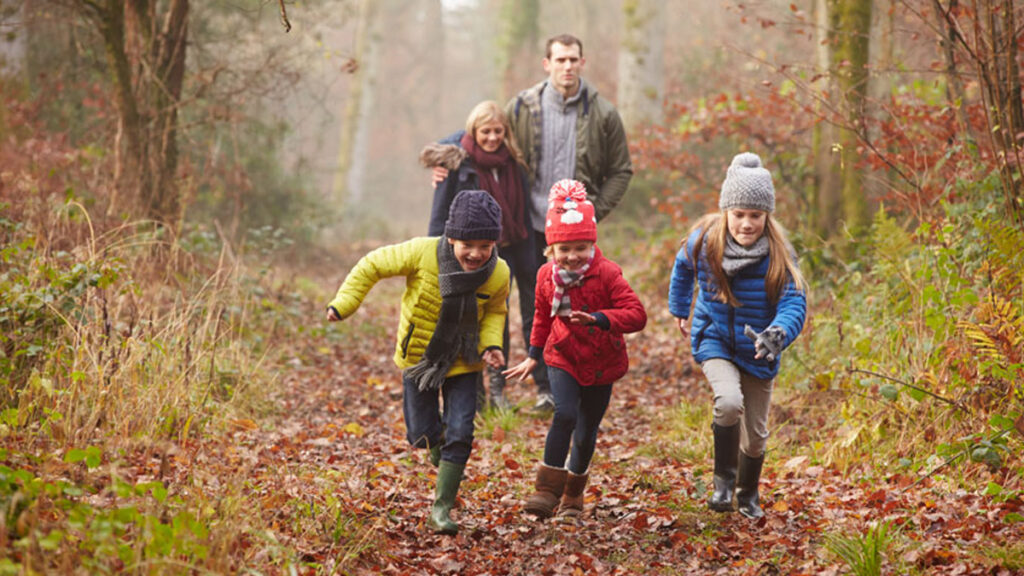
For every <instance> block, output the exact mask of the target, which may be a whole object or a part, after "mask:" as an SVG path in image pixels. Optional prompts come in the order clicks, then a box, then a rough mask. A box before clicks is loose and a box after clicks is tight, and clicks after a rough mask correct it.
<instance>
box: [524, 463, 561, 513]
mask: <svg viewBox="0 0 1024 576" xmlns="http://www.w3.org/2000/svg"><path fill="white" fill-rule="evenodd" d="M568 473H569V471H568V470H566V469H565V468H552V467H551V466H548V465H547V464H541V465H540V468H538V469H537V480H536V481H535V482H534V484H533V486H534V488H536V489H537V492H535V493H534V494H532V495H530V497H529V498H527V499H526V505H525V506H523V510H525V511H526V512H527V513H529V514H533V515H534V516H536V517H537V519H538V520H543V519H545V518H551V515H552V514H554V513H555V508H557V507H558V500H559V499H560V498H561V497H562V492H563V491H564V490H565V477H566V475H567V474H568Z"/></svg>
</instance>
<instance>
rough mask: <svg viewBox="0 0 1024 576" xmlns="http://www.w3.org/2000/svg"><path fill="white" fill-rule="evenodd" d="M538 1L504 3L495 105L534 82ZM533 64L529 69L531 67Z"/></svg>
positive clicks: (507, 1) (498, 41) (499, 36)
mask: <svg viewBox="0 0 1024 576" xmlns="http://www.w3.org/2000/svg"><path fill="white" fill-rule="evenodd" d="M540 9H541V7H540V1H539V0H503V1H502V3H501V11H500V14H501V18H500V22H501V32H500V34H499V35H498V38H497V45H498V61H497V68H498V77H499V82H498V85H499V92H500V93H499V95H498V101H499V102H505V101H507V100H508V99H509V98H511V97H512V96H514V95H515V94H516V93H518V92H519V91H520V90H522V89H524V88H526V87H527V86H530V85H532V84H533V83H534V81H536V70H537V69H538V68H539V66H538V65H537V62H539V59H538V58H537V46H538V34H539V32H538V21H539V16H540ZM531 63H532V65H530V64H531Z"/></svg>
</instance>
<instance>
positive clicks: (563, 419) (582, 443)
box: [544, 366, 612, 474]
mask: <svg viewBox="0 0 1024 576" xmlns="http://www.w3.org/2000/svg"><path fill="white" fill-rule="evenodd" d="M548 375H549V376H550V377H551V394H552V395H553V396H554V397H555V415H554V417H553V418H552V419H551V428H549V429H548V439H547V441H546V442H545V444H544V463H545V464H547V465H548V466H552V467H554V468H561V467H563V466H565V457H566V456H568V455H569V444H570V443H571V444H572V456H571V457H570V458H569V470H570V471H571V472H572V473H573V474H583V473H585V472H586V471H587V469H588V468H590V460H591V459H592V458H593V457H594V446H596V445H597V430H598V428H599V427H600V426H601V420H602V419H603V418H604V413H605V410H607V409H608V402H609V401H610V400H611V398H612V385H611V384H608V385H606V386H580V385H579V383H577V382H576V379H575V378H573V377H572V375H571V374H569V373H568V372H566V371H565V370H562V369H561V368H555V367H553V366H548Z"/></svg>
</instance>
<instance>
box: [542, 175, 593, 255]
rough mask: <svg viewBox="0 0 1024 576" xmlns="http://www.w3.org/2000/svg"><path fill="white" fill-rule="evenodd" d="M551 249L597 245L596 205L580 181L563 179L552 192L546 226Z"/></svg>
mask: <svg viewBox="0 0 1024 576" xmlns="http://www.w3.org/2000/svg"><path fill="white" fill-rule="evenodd" d="M544 237H545V239H546V240H547V243H548V246H550V245H552V244H557V243H559V242H577V241H581V240H584V241H587V242H597V218H596V217H595V215H594V205H593V204H592V203H591V202H590V200H587V189H586V187H585V186H584V185H583V183H582V182H579V181H576V180H570V179H568V178H567V179H565V180H559V181H558V182H555V184H554V186H552V187H551V191H550V192H549V193H548V219H547V222H546V223H545V225H544Z"/></svg>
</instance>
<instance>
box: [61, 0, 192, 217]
mask: <svg viewBox="0 0 1024 576" xmlns="http://www.w3.org/2000/svg"><path fill="white" fill-rule="evenodd" d="M79 6H80V8H81V9H82V11H83V12H84V13H85V14H86V15H87V16H88V17H89V18H91V20H92V21H93V22H94V23H95V25H96V28H97V30H98V31H99V33H100V35H101V37H102V38H103V44H104V48H105V52H106V57H107V66H108V68H109V70H110V74H111V76H112V81H113V86H114V88H115V92H116V99H117V112H118V131H117V140H116V144H115V154H116V160H117V161H116V163H115V164H116V176H117V183H118V184H117V185H118V190H119V191H126V192H128V193H129V194H130V196H131V198H132V199H133V202H132V204H133V207H132V211H133V212H136V213H138V214H139V215H142V216H146V217H149V218H152V219H153V220H155V221H157V222H160V223H162V224H164V225H170V226H176V225H177V222H178V220H179V219H180V217H181V213H180V212H181V203H180V201H179V190H178V184H177V181H176V172H177V167H178V142H177V139H178V107H179V105H180V103H181V91H182V86H183V83H184V78H185V56H186V48H187V43H186V39H187V35H188V20H189V1H188V0H168V1H166V2H160V1H158V0H127V1H123V0H95V1H88V0H81V1H80V3H79ZM115 207H116V206H114V204H113V203H112V208H115Z"/></svg>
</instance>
